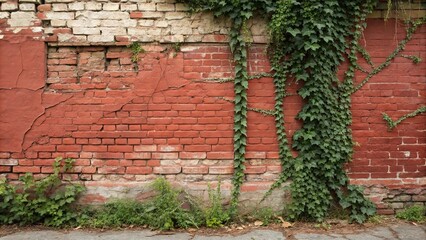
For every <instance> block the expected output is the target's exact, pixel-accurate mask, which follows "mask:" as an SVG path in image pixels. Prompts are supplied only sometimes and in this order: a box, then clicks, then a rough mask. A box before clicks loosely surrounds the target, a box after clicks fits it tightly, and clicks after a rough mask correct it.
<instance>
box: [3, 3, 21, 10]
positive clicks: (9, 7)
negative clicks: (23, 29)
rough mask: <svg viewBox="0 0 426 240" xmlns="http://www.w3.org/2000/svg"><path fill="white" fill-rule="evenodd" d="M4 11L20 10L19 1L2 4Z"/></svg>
mask: <svg viewBox="0 0 426 240" xmlns="http://www.w3.org/2000/svg"><path fill="white" fill-rule="evenodd" d="M0 9H1V10H2V11H13V10H18V3H16V2H6V3H2V4H1V8H0Z"/></svg>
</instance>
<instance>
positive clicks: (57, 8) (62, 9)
mask: <svg viewBox="0 0 426 240" xmlns="http://www.w3.org/2000/svg"><path fill="white" fill-rule="evenodd" d="M52 10H53V11H54V12H66V11H68V5H66V4H64V3H59V4H52Z"/></svg>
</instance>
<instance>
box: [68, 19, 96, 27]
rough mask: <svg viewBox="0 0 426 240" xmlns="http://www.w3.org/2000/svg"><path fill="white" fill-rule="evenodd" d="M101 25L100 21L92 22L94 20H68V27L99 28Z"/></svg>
mask: <svg viewBox="0 0 426 240" xmlns="http://www.w3.org/2000/svg"><path fill="white" fill-rule="evenodd" d="M100 24H101V21H100V20H92V19H88V20H85V19H81V20H68V21H67V26H68V27H71V28H72V27H83V26H84V27H99V26H100Z"/></svg>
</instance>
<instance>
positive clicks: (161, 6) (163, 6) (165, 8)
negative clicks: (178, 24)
mask: <svg viewBox="0 0 426 240" xmlns="http://www.w3.org/2000/svg"><path fill="white" fill-rule="evenodd" d="M156 9H157V11H159V12H170V11H174V10H175V5H174V4H169V3H157V5H156Z"/></svg>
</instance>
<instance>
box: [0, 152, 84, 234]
mask: <svg viewBox="0 0 426 240" xmlns="http://www.w3.org/2000/svg"><path fill="white" fill-rule="evenodd" d="M63 162H64V165H63V166H61V163H63ZM72 163H73V160H72V159H65V160H64V161H63V160H62V159H61V158H57V159H56V160H55V162H54V164H53V174H51V175H49V176H47V177H45V178H42V179H40V180H36V179H34V177H33V176H32V174H26V175H24V176H23V177H21V178H20V182H21V185H22V186H21V185H13V184H11V183H9V182H7V181H5V180H2V181H1V182H0V223H1V224H15V223H16V224H19V225H26V224H35V223H42V224H44V225H46V226H53V227H60V226H64V225H69V224H73V223H74V222H75V221H76V219H77V217H78V215H77V214H76V213H75V211H74V209H73V207H72V205H73V203H74V202H75V201H76V200H77V196H78V195H79V194H80V193H81V192H82V191H83V190H84V188H83V186H81V185H76V184H71V183H69V184H66V185H64V184H62V181H61V172H66V171H68V170H70V169H71V168H72Z"/></svg>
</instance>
